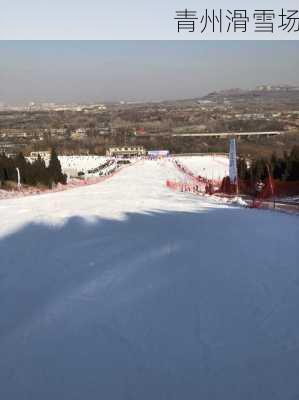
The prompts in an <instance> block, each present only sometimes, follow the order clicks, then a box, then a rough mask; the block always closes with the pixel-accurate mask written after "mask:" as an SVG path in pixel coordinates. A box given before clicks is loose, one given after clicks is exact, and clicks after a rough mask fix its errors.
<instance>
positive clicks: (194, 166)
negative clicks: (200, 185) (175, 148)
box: [176, 155, 229, 180]
mask: <svg viewBox="0 0 299 400" xmlns="http://www.w3.org/2000/svg"><path fill="white" fill-rule="evenodd" d="M176 159H177V160H178V161H179V162H180V163H182V164H183V165H184V166H186V167H187V168H188V169H189V170H190V171H191V172H193V173H194V174H195V175H197V176H198V175H200V176H202V177H203V178H207V179H216V180H222V179H223V178H224V177H225V176H228V175H229V161H228V158H227V157H225V156H218V155H213V156H209V155H207V156H182V157H176Z"/></svg>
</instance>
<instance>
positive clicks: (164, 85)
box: [0, 41, 299, 105]
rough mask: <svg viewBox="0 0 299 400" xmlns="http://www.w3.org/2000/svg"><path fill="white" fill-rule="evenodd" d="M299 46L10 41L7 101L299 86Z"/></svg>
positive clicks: (158, 96) (0, 69) (3, 91)
mask: <svg viewBox="0 0 299 400" xmlns="http://www.w3.org/2000/svg"><path fill="white" fill-rule="evenodd" d="M298 48H299V45H298V42H297V41H290V42H288V41H281V42H277V41H263V42H261V41H239V42H236V41H177V42H176V41H168V42H167V41H136V42H132V41H2V42H0V58H1V65H0V103H4V104H10V105H21V104H28V103H29V102H31V101H34V102H37V103H42V102H55V103H94V102H114V101H121V100H126V101H158V100H174V99H183V98H193V97H199V96H203V95H205V94H207V93H209V92H211V91H215V90H224V89H230V88H237V87H238V88H241V89H246V88H254V87H256V86H257V85H260V84H274V85H275V84H291V85H299V77H298V63H299V51H298Z"/></svg>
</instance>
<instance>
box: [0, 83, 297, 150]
mask: <svg viewBox="0 0 299 400" xmlns="http://www.w3.org/2000/svg"><path fill="white" fill-rule="evenodd" d="M232 135H235V136H237V137H238V139H239V141H238V142H239V149H240V151H241V152H242V153H244V154H247V155H250V154H253V155H254V154H256V153H265V155H267V154H270V153H271V152H272V151H273V149H276V150H278V151H281V152H283V151H288V150H289V149H290V148H292V146H294V145H296V144H298V143H299V87H295V86H290V85H276V86H274V85H260V86H258V87H256V88H254V89H249V90H244V89H229V90H224V91H219V92H212V93H209V94H207V95H205V96H202V97H199V98H194V99H183V100H171V101H153V102H128V101H120V102H114V103H112V102H110V103H97V104H55V103H41V104H38V103H36V102H30V103H29V104H27V105H22V106H20V105H19V106H12V105H5V104H3V103H2V104H0V151H1V152H5V153H6V154H8V155H9V154H11V155H15V154H17V153H18V152H20V151H22V152H23V153H24V154H25V155H29V154H30V153H31V152H43V151H49V150H50V149H51V148H52V147H55V148H56V149H57V151H58V153H59V154H65V155H67V154H96V155H105V154H106V153H107V151H109V148H110V147H111V146H143V147H144V148H145V149H146V150H150V149H152V148H153V149H155V148H160V149H168V150H170V151H171V152H172V153H193V152H210V151H213V152H223V151H226V141H224V140H222V139H225V138H227V137H228V136H232Z"/></svg>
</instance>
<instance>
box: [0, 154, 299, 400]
mask: <svg viewBox="0 0 299 400" xmlns="http://www.w3.org/2000/svg"><path fill="white" fill-rule="evenodd" d="M179 174H180V172H179V171H177V170H176V169H175V168H174V166H173V164H172V163H171V162H170V161H158V162H156V161H141V162H139V163H136V164H135V165H133V166H130V167H128V168H125V169H123V170H122V171H120V172H119V173H118V174H116V175H115V176H114V177H113V178H111V179H107V180H106V181H105V182H102V183H100V184H97V185H93V186H88V187H82V188H77V189H73V190H69V191H64V192H59V193H52V194H45V195H41V196H32V197H25V198H19V199H10V200H3V201H0V216H1V226H0V256H1V262H0V398H1V399H4V400H29V399H30V400H40V399H43V400H53V399H63V400H65V399H66V400H68V399H71V400H82V399H88V400H91V399H92V400H93V399H94V400H98V399H103V400H110V399H111V400H123V399H124V400H126V399H133V400H140V399H142V400H144V399H146V400H147V399H148V400H152V399H155V400H166V399H171V400H182V399H188V400H190V399H191V400H192V399H194V400H195V399H196V400H197V399H207V400H218V399H219V400H220V399H221V400H223V399H230V400H240V399H242V400H247V399H248V400H249V399H251V400H252V399H254V400H267V399H269V400H270V399H271V400H272V399H290V400H291V399H292V400H294V399H296V398H298V396H299V380H298V371H299V335H298V332H299V313H298V306H299V268H298V264H299V262H298V261H299V248H298V237H299V224H298V218H297V217H296V216H290V215H285V214H280V213H272V212H269V211H254V210H248V209H242V208H237V207H230V206H226V205H222V204H221V203H216V202H215V201H212V200H209V199H207V198H200V197H198V196H194V195H192V194H188V193H177V192H173V191H170V190H169V189H167V188H166V187H165V180H166V179H176V178H179Z"/></svg>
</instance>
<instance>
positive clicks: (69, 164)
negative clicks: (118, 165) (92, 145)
mask: <svg viewBox="0 0 299 400" xmlns="http://www.w3.org/2000/svg"><path fill="white" fill-rule="evenodd" d="M106 160H107V157H104V156H59V161H60V164H61V168H62V171H63V172H64V173H69V172H70V171H72V173H74V174H76V175H77V174H78V172H81V171H82V172H85V173H86V172H87V171H88V170H91V169H94V168H97V167H99V166H100V165H102V164H105V162H106Z"/></svg>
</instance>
